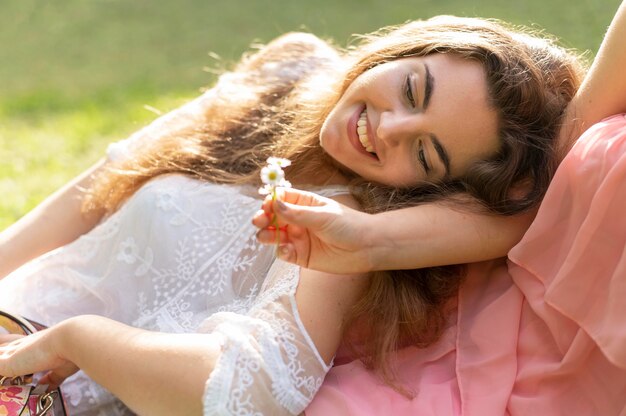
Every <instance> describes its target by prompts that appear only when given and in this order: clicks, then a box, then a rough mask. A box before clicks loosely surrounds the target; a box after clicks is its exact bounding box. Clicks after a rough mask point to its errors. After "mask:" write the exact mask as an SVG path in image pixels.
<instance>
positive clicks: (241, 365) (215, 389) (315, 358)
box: [203, 261, 330, 415]
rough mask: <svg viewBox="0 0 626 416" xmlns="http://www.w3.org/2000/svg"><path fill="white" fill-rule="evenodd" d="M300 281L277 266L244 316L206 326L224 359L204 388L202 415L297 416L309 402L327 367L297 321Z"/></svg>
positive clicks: (288, 268) (289, 268)
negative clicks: (218, 341) (215, 338)
mask: <svg viewBox="0 0 626 416" xmlns="http://www.w3.org/2000/svg"><path fill="white" fill-rule="evenodd" d="M298 279H299V268H298V267H297V266H293V265H290V264H287V263H284V262H281V261H277V262H276V263H275V264H274V266H273V267H272V269H271V270H270V272H269V276H268V278H267V280H266V282H265V284H264V289H263V291H262V292H261V294H260V295H259V297H258V298H257V302H256V303H255V305H254V306H253V307H252V309H251V310H250V311H249V313H248V314H246V315H240V314H235V313H219V314H215V315H213V316H212V317H210V318H209V319H208V320H207V322H206V323H205V326H204V328H203V329H204V330H207V331H211V332H212V333H213V334H216V335H218V336H219V337H220V339H221V341H222V354H221V356H220V358H219V360H218V362H217V364H216V367H215V369H214V370H213V373H212V374H211V377H210V378H209V380H208V381H207V383H206V388H205V395H204V414H205V415H289V414H294V415H297V414H300V413H301V412H303V411H304V409H305V408H306V406H307V405H308V404H309V403H310V402H311V401H312V400H313V397H314V395H315V393H316V392H317V391H318V390H319V388H320V386H321V384H322V381H323V380H324V376H325V375H326V373H327V372H328V370H329V369H330V366H329V365H327V364H326V363H325V362H324V360H323V359H322V357H321V356H320V354H319V352H318V351H317V349H316V348H315V345H314V343H313V341H312V339H311V338H310V336H309V334H308V333H307V332H306V329H305V328H304V325H303V323H302V321H301V320H300V317H299V314H298V309H297V306H296V302H295V291H296V287H297V285H298Z"/></svg>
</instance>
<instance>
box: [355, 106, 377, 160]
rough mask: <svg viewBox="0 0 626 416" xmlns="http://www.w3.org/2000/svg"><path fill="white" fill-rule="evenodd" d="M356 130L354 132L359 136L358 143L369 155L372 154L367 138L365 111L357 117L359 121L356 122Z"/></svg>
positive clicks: (372, 148) (371, 147) (372, 150)
mask: <svg viewBox="0 0 626 416" xmlns="http://www.w3.org/2000/svg"><path fill="white" fill-rule="evenodd" d="M356 125H357V128H356V132H357V134H358V135H359V141H360V142H361V144H362V145H363V147H364V148H365V150H367V151H368V152H370V153H374V147H373V146H372V144H371V143H370V139H369V137H367V110H363V112H362V113H361V115H360V116H359V120H358V121H357V122H356Z"/></svg>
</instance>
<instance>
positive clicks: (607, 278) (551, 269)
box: [509, 115, 626, 369]
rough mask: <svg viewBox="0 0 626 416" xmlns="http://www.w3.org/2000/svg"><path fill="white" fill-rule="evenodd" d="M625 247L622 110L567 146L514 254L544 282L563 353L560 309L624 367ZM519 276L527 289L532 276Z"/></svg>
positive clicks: (565, 337) (549, 319) (565, 338)
mask: <svg viewBox="0 0 626 416" xmlns="http://www.w3.org/2000/svg"><path fill="white" fill-rule="evenodd" d="M547 202H549V203H547ZM550 236H552V237H553V238H549V237H550ZM625 250H626V119H625V118H624V116H622V115H618V116H614V117H611V118H609V119H607V120H605V121H603V122H601V123H598V124H596V125H595V126H593V127H591V128H590V129H589V130H588V131H587V132H585V134H584V135H583V137H582V138H581V139H580V140H579V142H578V143H577V144H576V145H575V146H574V148H573V149H572V150H571V151H570V153H569V154H568V156H567V157H566V158H565V160H564V161H563V162H562V164H561V166H560V167H559V171H558V173H557V175H556V176H555V178H554V180H553V182H552V184H551V185H550V189H549V192H548V194H547V195H546V198H545V201H544V204H542V206H541V208H540V211H539V213H538V215H537V218H536V219H535V221H534V222H533V225H532V227H531V228H530V230H529V231H528V233H527V234H526V236H525V237H524V239H523V240H522V242H521V243H520V244H518V245H517V246H516V247H515V248H513V250H511V252H510V254H509V258H510V259H511V260H512V261H513V262H514V263H516V264H517V265H518V266H520V267H521V268H523V269H525V270H527V271H528V272H530V273H531V274H532V275H533V276H534V278H536V279H538V280H539V282H538V283H540V284H541V285H543V287H544V288H545V294H544V295H543V299H540V301H545V303H546V304H547V306H549V307H551V308H553V309H554V310H555V311H558V313H545V314H544V316H543V319H544V320H545V321H546V324H547V325H548V327H550V328H551V330H552V331H551V332H552V333H553V334H555V336H556V337H557V339H556V342H557V344H558V345H559V346H560V347H561V349H562V351H564V350H565V349H566V347H567V345H568V344H569V342H570V339H569V337H570V335H569V334H568V331H563V330H559V325H560V318H559V316H558V315H561V314H562V315H563V316H565V317H567V318H569V319H570V320H572V321H573V322H574V323H576V324H577V325H578V326H579V327H580V328H582V329H584V330H585V332H586V333H587V334H588V335H589V336H590V337H591V338H592V339H593V340H594V341H595V343H596V344H597V345H598V347H599V348H600V349H601V350H602V352H603V353H604V354H605V355H606V357H607V358H608V359H609V360H610V361H611V362H612V363H613V364H614V365H616V366H619V367H621V368H623V369H626V347H625V346H626V324H625V323H624V317H626V251H625ZM514 276H515V274H514ZM515 282H516V283H517V284H518V285H519V286H520V287H521V288H522V290H524V291H525V292H527V293H528V292H530V286H531V285H532V281H529V280H528V279H526V278H524V279H518V278H516V280H515ZM529 300H530V303H531V305H532V304H533V300H532V299H529Z"/></svg>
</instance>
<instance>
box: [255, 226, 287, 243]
mask: <svg viewBox="0 0 626 416" xmlns="http://www.w3.org/2000/svg"><path fill="white" fill-rule="evenodd" d="M256 238H257V240H258V241H259V242H260V243H262V244H276V242H280V243H287V242H289V240H290V239H289V232H288V231H287V229H284V228H283V229H279V230H278V231H276V229H274V228H271V229H263V230H259V231H258V232H257V234H256Z"/></svg>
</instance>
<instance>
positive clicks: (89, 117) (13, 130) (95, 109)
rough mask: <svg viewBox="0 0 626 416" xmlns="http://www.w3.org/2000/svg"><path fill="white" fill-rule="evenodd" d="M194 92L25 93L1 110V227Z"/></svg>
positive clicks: (8, 223)
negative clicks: (74, 96)
mask: <svg viewBox="0 0 626 416" xmlns="http://www.w3.org/2000/svg"><path fill="white" fill-rule="evenodd" d="M187 98H189V96H184V94H183V93H180V94H169V95H167V96H161V97H158V98H155V97H145V98H142V97H141V96H133V95H127V96H125V95H124V94H120V95H119V96H109V97H104V96H99V97H96V98H94V99H89V100H85V101H84V102H81V103H80V104H76V103H74V105H69V104H68V103H63V102H62V100H60V99H59V100H55V99H54V98H51V97H50V96H47V94H42V95H33V96H31V97H28V98H26V97H22V98H20V99H18V100H14V101H13V102H12V103H11V104H10V105H5V106H3V107H2V108H3V114H2V116H0V119H1V120H2V123H0V160H1V161H2V163H1V164H0V195H1V196H2V197H1V198H0V229H3V228H5V227H6V226H8V225H10V224H11V223H12V222H14V221H15V220H16V219H17V218H19V217H20V216H21V215H23V214H24V213H25V212H27V211H28V210H30V209H32V208H33V207H34V206H35V205H36V204H37V203H38V202H40V201H41V200H42V199H43V198H44V197H45V196H47V195H49V194H50V193H52V192H53V191H54V190H56V189H57V188H59V187H61V186H62V185H63V184H64V183H66V182H67V181H68V180H69V179H71V178H72V177H74V176H75V175H77V174H78V173H80V172H81V171H83V170H84V169H86V168H87V167H89V166H90V165H91V164H93V163H94V162H96V161H97V160H98V159H99V158H100V157H102V155H103V154H104V152H105V149H106V146H107V145H108V143H111V142H113V141H116V140H120V139H123V138H124V137H126V136H128V135H129V134H130V133H132V132H133V131H134V130H136V129H138V128H140V127H141V126H143V125H145V124H147V123H149V122H150V120H152V119H154V118H155V117H156V114H155V113H154V112H153V110H152V109H148V108H146V107H147V106H150V107H151V108H156V109H160V110H162V111H168V110H170V109H172V108H175V107H177V106H178V105H180V104H181V103H182V102H184V101H185V100H186V99H187Z"/></svg>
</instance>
